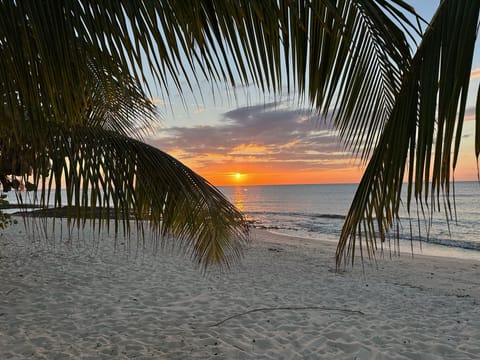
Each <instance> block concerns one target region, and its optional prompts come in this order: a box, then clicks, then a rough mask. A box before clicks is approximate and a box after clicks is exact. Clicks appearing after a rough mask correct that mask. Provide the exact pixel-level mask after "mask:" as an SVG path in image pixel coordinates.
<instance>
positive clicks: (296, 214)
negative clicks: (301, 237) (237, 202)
mask: <svg viewBox="0 0 480 360" xmlns="http://www.w3.org/2000/svg"><path fill="white" fill-rule="evenodd" d="M245 214H246V215H263V216H264V215H273V216H291V217H306V218H312V219H320V218H323V219H340V220H344V219H345V215H338V214H314V213H302V212H284V211H247V212H245Z"/></svg>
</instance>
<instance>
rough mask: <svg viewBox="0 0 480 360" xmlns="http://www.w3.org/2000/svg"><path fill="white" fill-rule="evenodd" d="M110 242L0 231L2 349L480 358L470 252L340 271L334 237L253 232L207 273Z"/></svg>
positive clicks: (64, 354)
mask: <svg viewBox="0 0 480 360" xmlns="http://www.w3.org/2000/svg"><path fill="white" fill-rule="evenodd" d="M57 231H58V230H57ZM58 232H59V231H58ZM87 235H88V234H87ZM102 237H104V238H105V239H106V238H107V237H106V236H102ZM57 238H60V235H58V234H57ZM86 238H87V243H88V236H86ZM63 240H65V239H63ZM107 240H108V239H107ZM110 240H111V239H110ZM106 244H107V246H106V247H105V248H104V249H103V250H101V251H99V252H97V253H96V254H91V256H90V255H89V251H88V250H86V249H88V248H89V245H88V244H87V245H85V246H84V245H82V243H79V242H74V245H73V248H69V247H68V246H66V245H62V240H58V239H57V241H56V247H55V248H53V247H52V246H47V245H46V243H45V241H40V242H39V243H33V244H32V243H31V240H28V237H27V236H25V231H24V230H23V227H22V225H17V226H14V227H11V228H9V229H7V230H6V231H4V232H3V234H2V235H0V359H9V358H15V359H17V358H20V359H21V358H32V359H69V358H71V359H77V358H82V359H127V358H128V359H130V358H135V359H212V358H218V359H474V358H476V359H478V358H480V263H479V262H474V261H466V260H454V259H445V258H427V257H420V256H417V257H415V259H412V258H411V257H410V256H402V257H401V258H395V259H393V260H392V261H390V260H382V261H380V262H379V265H378V267H379V270H378V271H377V270H375V269H374V268H372V267H371V266H367V267H366V271H365V274H363V272H362V270H361V267H356V268H355V269H349V270H348V271H347V272H343V273H335V272H334V267H335V264H334V259H333V254H334V246H335V244H332V243H327V242H318V241H309V240H301V239H295V238H288V237H280V236H276V235H272V234H269V233H267V232H264V231H255V232H254V241H253V243H252V244H251V247H250V248H249V249H248V250H247V251H246V252H245V257H244V259H243V260H242V261H241V263H239V264H238V265H237V266H235V267H234V268H233V269H231V271H230V272H227V273H218V272H214V273H209V274H208V275H207V276H203V275H202V274H201V272H200V271H198V270H197V269H195V268H194V267H193V265H192V264H191V262H190V261H189V260H188V259H185V258H183V257H179V256H175V255H164V254H160V255H157V256H156V257H153V256H150V255H149V254H147V255H145V256H143V257H137V258H131V257H130V258H126V257H125V256H124V255H122V254H116V255H112V253H111V250H109V249H111V246H110V245H111V241H107V242H106ZM292 244H296V245H292ZM80 245H82V246H84V247H82V246H80ZM248 311H251V312H250V313H246V312H248ZM242 314H243V315H242ZM231 316H234V317H233V318H231V319H228V320H226V321H224V320H225V319H227V318H229V317H231ZM221 321H224V322H222V323H220V322H221Z"/></svg>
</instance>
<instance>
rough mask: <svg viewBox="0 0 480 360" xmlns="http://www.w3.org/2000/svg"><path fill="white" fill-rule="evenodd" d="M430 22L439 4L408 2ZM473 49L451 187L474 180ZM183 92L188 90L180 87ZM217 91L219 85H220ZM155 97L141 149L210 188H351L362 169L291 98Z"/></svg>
mask: <svg viewBox="0 0 480 360" xmlns="http://www.w3.org/2000/svg"><path fill="white" fill-rule="evenodd" d="M412 3H415V4H416V5H415V6H416V8H417V6H418V9H417V10H419V11H421V13H422V14H424V17H425V18H426V19H430V18H431V15H432V14H433V11H434V9H435V7H436V6H437V5H438V2H437V1H428V2H425V1H423V0H422V1H420V0H419V1H413V2H412ZM479 48H480V46H479V45H478V42H477V47H476V50H475V51H476V52H475V56H474V61H473V64H474V65H473V70H472V75H471V82H470V93H469V97H468V104H467V112H466V122H465V124H464V129H463V138H462V146H461V150H460V156H459V163H458V165H457V169H456V172H455V180H456V181H463V180H476V179H477V162H476V159H475V154H474V149H475V148H474V137H475V136H474V134H475V131H474V130H475V129H474V121H471V120H473V119H474V113H475V102H476V92H477V89H478V86H479V82H480V81H479V80H480V56H479ZM183 85H185V88H187V85H186V83H185V84H183ZM220 87H221V86H220ZM220 87H218V88H215V87H214V88H213V90H212V85H211V84H209V83H207V82H206V81H204V82H200V83H199V91H197V92H196V93H193V94H192V93H187V92H186V93H184V94H183V95H182V96H180V95H178V94H177V95H173V96H172V95H170V96H169V97H168V98H165V97H162V96H161V95H159V94H157V96H154V102H155V103H156V104H157V107H158V110H159V114H160V118H161V125H160V126H158V127H157V128H156V129H155V133H154V134H153V135H152V136H150V137H149V138H147V139H146V140H147V142H148V143H150V144H151V145H153V146H155V147H158V148H160V149H161V150H163V151H165V152H167V153H169V154H170V155H173V156H174V157H175V158H177V159H179V160H180V161H182V162H183V163H184V164H185V165H187V166H189V167H190V168H192V169H193V170H194V171H196V172H197V173H199V174H200V175H202V176H203V177H205V178H206V179H207V180H209V181H210V182H211V183H213V184H214V185H265V184H326V183H357V182H359V180H360V178H361V175H362V172H363V167H362V164H361V163H360V160H359V159H355V158H354V156H353V154H352V153H351V152H349V151H348V150H345V148H344V146H343V145H342V144H341V143H340V141H339V139H338V137H337V136H336V134H335V132H334V131H333V130H332V129H331V127H330V126H329V123H328V116H327V119H326V121H325V119H323V118H321V117H319V116H318V115H317V114H316V113H315V112H314V111H312V110H310V109H308V104H305V103H302V102H299V101H298V99H295V96H294V94H293V95H288V94H286V95H283V96H279V95H277V96H276V97H275V96H273V95H269V94H263V93H261V92H260V91H259V90H258V89H255V88H254V87H240V88H238V89H235V92H233V90H232V89H228V88H223V89H222V88H220ZM154 95H155V94H154Z"/></svg>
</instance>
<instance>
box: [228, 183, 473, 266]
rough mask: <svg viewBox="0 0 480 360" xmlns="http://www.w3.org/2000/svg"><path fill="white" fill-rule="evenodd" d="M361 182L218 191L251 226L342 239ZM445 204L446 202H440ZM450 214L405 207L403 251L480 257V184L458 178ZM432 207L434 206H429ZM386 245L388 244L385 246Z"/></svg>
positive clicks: (230, 188) (288, 233)
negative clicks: (343, 227) (341, 233)
mask: <svg viewBox="0 0 480 360" xmlns="http://www.w3.org/2000/svg"><path fill="white" fill-rule="evenodd" d="M356 189H357V185H353V184H352V185H343V184H342V185H339V184H336V185H272V186H231V187H221V188H220V190H221V191H222V192H223V193H224V194H225V195H226V196H227V197H228V198H229V199H230V200H231V201H232V202H233V203H234V204H235V205H236V206H237V207H238V208H239V209H240V210H241V211H242V212H243V213H244V214H245V215H246V217H247V218H248V219H249V220H250V221H251V222H252V224H253V226H254V227H256V228H260V229H266V230H268V231H271V232H275V233H280V234H285V235H293V236H296V237H304V238H310V239H314V240H327V241H335V242H336V241H338V239H339V237H340V232H341V229H342V226H343V222H344V220H345V215H346V214H347V213H348V210H349V208H350V204H351V202H352V199H353V197H354V194H355V191H356ZM440 205H441V206H442V209H443V202H442V200H441V201H440ZM451 205H452V210H451V217H450V219H448V218H447V217H446V215H445V212H434V213H433V217H432V218H431V219H430V215H431V213H430V210H428V209H426V208H424V211H425V212H426V213H425V215H423V214H422V211H421V210H420V211H419V212H417V208H416V206H415V205H414V206H413V208H412V209H411V212H410V214H409V213H408V212H407V211H406V209H403V210H402V211H401V221H400V228H399V229H400V231H399V235H400V250H401V251H405V252H407V253H408V252H410V253H411V251H412V248H413V252H414V253H421V254H425V255H435V256H446V257H456V258H470V259H476V260H480V231H479V227H478V224H479V222H480V184H479V183H478V182H456V183H455V203H454V202H453V199H452V200H451ZM430 208H431V207H430ZM386 247H387V248H388V245H387V246H386Z"/></svg>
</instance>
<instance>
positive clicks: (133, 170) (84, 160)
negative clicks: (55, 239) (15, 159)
mask: <svg viewBox="0 0 480 360" xmlns="http://www.w3.org/2000/svg"><path fill="white" fill-rule="evenodd" d="M43 135H45V137H44V138H45V141H44V142H42V144H41V145H40V144H38V143H35V140H34V141H33V142H30V144H31V145H30V146H29V149H30V151H28V152H25V151H24V152H22V154H23V160H24V161H25V162H26V163H28V164H29V166H30V167H31V168H32V170H33V172H32V175H31V176H30V177H28V176H26V179H25V181H30V182H32V183H35V184H37V185H38V195H37V197H36V198H37V199H38V203H39V204H38V205H41V206H43V207H47V206H48V205H49V198H50V196H49V193H50V192H53V194H54V203H53V204H50V205H54V206H61V205H63V204H67V205H68V209H69V213H67V216H68V218H70V219H73V220H75V221H76V223H77V225H79V226H80V225H82V226H83V225H84V224H85V222H86V221H87V220H88V221H89V222H90V223H91V224H92V225H94V226H95V224H98V225H100V226H101V227H105V226H106V227H110V226H111V225H110V224H111V221H112V224H114V232H115V233H122V232H123V235H126V236H128V235H129V234H130V232H131V226H132V224H131V220H134V221H135V222H136V223H137V225H139V226H147V228H148V229H150V230H151V232H152V233H153V235H154V236H153V239H154V241H156V242H159V243H160V244H161V245H162V246H170V247H172V248H177V249H179V250H181V251H182V253H187V254H190V256H191V257H192V259H193V260H194V261H195V262H196V263H198V264H199V265H202V266H203V267H205V268H206V267H207V266H209V265H220V266H229V265H230V264H231V263H232V262H233V261H235V260H238V259H239V257H240V254H241V249H242V248H243V246H244V245H245V244H246V242H247V241H248V226H247V222H246V221H245V219H244V217H243V215H242V214H241V213H240V212H239V211H238V210H237V209H236V208H235V207H234V206H233V205H232V204H231V203H230V202H229V201H228V200H227V199H226V198H225V197H224V196H223V194H222V193H221V192H220V191H219V190H217V189H216V188H215V187H213V186H212V185H211V184H209V183H208V182H207V181H206V180H205V179H203V178H201V177H200V176H199V175H197V174H196V173H195V172H193V171H192V170H190V169H188V168H187V167H186V166H185V165H183V164H182V163H180V162H179V161H177V160H175V159H174V158H172V157H171V156H169V155H168V154H166V153H164V152H162V151H160V150H158V149H156V148H154V147H151V146H149V145H147V144H145V143H143V142H141V141H139V140H136V139H132V138H128V137H126V136H124V135H122V134H118V133H117V132H114V131H108V130H103V129H100V128H92V127H75V128H73V129H66V128H59V127H58V126H52V127H51V128H50V129H48V131H46V132H44V133H43ZM24 143H28V140H27V139H25V141H24ZM37 144H38V145H39V146H38V145H37ZM28 156H30V157H31V158H29V159H27V157H28ZM63 184H65V194H66V195H65V197H64V196H63V193H62V188H63V186H62V185H63ZM111 210H112V211H111ZM98 214H101V215H102V216H100V218H97V215H98ZM138 241H143V239H140V238H139V239H138Z"/></svg>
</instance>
